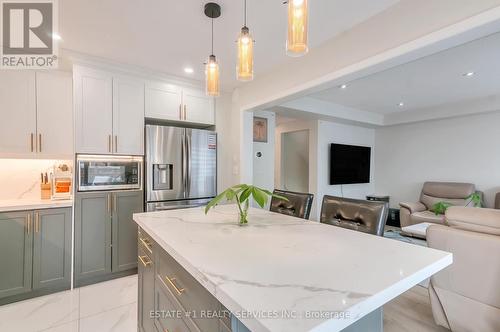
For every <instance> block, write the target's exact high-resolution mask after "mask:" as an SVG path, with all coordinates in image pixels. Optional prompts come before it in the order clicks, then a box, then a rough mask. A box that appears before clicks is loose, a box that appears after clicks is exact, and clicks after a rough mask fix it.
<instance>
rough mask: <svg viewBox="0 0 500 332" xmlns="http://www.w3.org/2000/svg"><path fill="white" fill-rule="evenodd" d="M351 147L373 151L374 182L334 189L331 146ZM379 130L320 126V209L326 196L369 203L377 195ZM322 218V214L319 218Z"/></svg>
mask: <svg viewBox="0 0 500 332" xmlns="http://www.w3.org/2000/svg"><path fill="white" fill-rule="evenodd" d="M331 143H339V144H349V145H360V146H369V147H371V148H372V156H371V165H372V167H371V169H370V179H371V182H370V183H367V184H348V185H342V186H340V185H330V184H329V183H330V144H331ZM375 152H376V151H375V129H373V128H365V127H359V126H352V125H346V124H340V123H333V122H327V121H319V123H318V189H317V198H318V199H317V200H316V204H317V209H318V211H320V207H321V200H322V199H323V196H324V195H333V196H343V197H349V198H358V199H366V195H368V194H372V193H373V191H374V188H375V186H374V181H373V179H374V167H373V165H374V161H375V157H374V156H375V155H376V153H375ZM317 216H319V213H318V215H317Z"/></svg>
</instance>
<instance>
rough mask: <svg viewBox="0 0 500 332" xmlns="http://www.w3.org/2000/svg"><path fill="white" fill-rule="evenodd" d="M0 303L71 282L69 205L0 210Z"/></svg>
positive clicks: (49, 290)
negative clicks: (50, 207)
mask: <svg viewBox="0 0 500 332" xmlns="http://www.w3.org/2000/svg"><path fill="white" fill-rule="evenodd" d="M0 266H2V269H1V270H0V304H5V303H10V302H14V301H19V300H23V299H27V298H30V297H35V296H39V295H44V294H49V293H52V292H56V291H61V290H64V289H69V288H70V285H71V276H70V274H71V208H57V209H44V210H35V211H22V212H7V213H0Z"/></svg>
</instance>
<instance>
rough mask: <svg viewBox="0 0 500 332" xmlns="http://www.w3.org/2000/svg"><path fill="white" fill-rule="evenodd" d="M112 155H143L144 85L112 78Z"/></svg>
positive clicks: (138, 82)
mask: <svg viewBox="0 0 500 332" xmlns="http://www.w3.org/2000/svg"><path fill="white" fill-rule="evenodd" d="M113 135H114V136H113V139H114V142H113V147H114V151H113V152H114V153H118V154H127V155H143V154H144V84H143V83H142V82H140V81H134V80H132V79H126V78H113Z"/></svg>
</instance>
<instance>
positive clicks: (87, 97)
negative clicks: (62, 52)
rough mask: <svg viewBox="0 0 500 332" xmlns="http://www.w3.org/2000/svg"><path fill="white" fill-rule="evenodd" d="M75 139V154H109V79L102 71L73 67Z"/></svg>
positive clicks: (110, 102)
mask: <svg viewBox="0 0 500 332" xmlns="http://www.w3.org/2000/svg"><path fill="white" fill-rule="evenodd" d="M74 87H75V93H74V95H75V134H76V135H75V140H76V152H77V153H103V154H106V153H111V152H112V151H111V150H112V146H111V145H112V134H113V109H112V103H113V98H112V94H113V79H112V76H111V75H110V74H108V73H106V72H102V71H98V70H93V69H88V68H83V67H75V70H74Z"/></svg>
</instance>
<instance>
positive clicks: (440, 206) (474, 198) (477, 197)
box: [432, 191, 483, 216]
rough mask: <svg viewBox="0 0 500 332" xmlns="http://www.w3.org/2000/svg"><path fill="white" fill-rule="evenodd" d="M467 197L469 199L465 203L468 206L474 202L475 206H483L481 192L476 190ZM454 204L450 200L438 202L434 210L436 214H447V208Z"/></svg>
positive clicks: (433, 207)
mask: <svg viewBox="0 0 500 332" xmlns="http://www.w3.org/2000/svg"><path fill="white" fill-rule="evenodd" d="M466 199H468V200H469V202H467V204H466V205H465V206H466V207H467V206H469V205H470V204H471V203H472V204H473V206H474V207H482V205H483V197H482V195H481V194H480V193H479V192H477V191H476V192H474V193H472V194H470V195H469V196H468V197H467V198H466ZM452 205H453V204H451V203H448V202H443V201H441V202H437V203H436V204H434V205H433V206H432V210H433V211H434V213H435V214H436V216H438V215H440V214H445V212H446V210H447V209H448V208H449V207H450V206H452Z"/></svg>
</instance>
